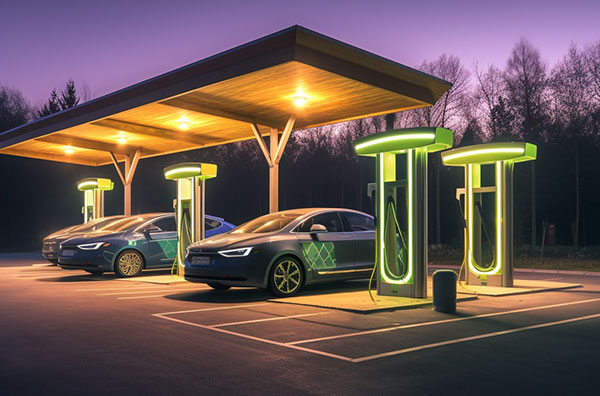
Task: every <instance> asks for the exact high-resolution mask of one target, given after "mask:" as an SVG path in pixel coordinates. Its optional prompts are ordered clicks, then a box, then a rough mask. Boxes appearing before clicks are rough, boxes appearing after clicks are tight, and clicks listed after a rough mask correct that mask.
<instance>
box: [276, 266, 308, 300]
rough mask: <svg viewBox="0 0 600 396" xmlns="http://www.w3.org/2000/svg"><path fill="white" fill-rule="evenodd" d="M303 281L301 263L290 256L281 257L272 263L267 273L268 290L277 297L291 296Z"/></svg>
mask: <svg viewBox="0 0 600 396" xmlns="http://www.w3.org/2000/svg"><path fill="white" fill-rule="evenodd" d="M303 283H304V270H303V269H302V264H300V263H299V262H298V261H297V260H296V259H293V258H291V257H282V258H280V259H279V260H277V261H276V262H275V264H273V267H272V268H271V272H270V274H269V291H270V292H271V293H272V294H274V295H276V296H278V297H289V296H293V295H294V294H296V293H297V292H298V290H300V288H301V287H302V284H303Z"/></svg>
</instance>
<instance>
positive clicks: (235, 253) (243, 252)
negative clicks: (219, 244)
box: [218, 247, 252, 257]
mask: <svg viewBox="0 0 600 396" xmlns="http://www.w3.org/2000/svg"><path fill="white" fill-rule="evenodd" d="M251 250H252V247H245V248H240V249H229V250H219V252H218V253H219V254H220V255H221V256H223V257H245V256H247V255H249V254H250V251H251Z"/></svg>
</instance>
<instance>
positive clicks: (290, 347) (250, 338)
mask: <svg viewBox="0 0 600 396" xmlns="http://www.w3.org/2000/svg"><path fill="white" fill-rule="evenodd" d="M264 305H266V304H264ZM246 306H247V305H246ZM165 315H166V314H153V315H152V316H156V317H157V318H161V319H166V320H170V321H172V322H176V323H181V324H185V325H188V326H193V327H199V328H201V329H206V330H211V331H216V332H219V333H224V334H229V335H233V336H236V337H242V338H246V339H249V340H253V341H258V342H264V343H266V344H271V345H277V346H281V347H284V348H289V349H295V350H298V351H303V352H308V353H314V354H317V355H322V356H327V357H330V358H334V359H338V360H344V361H346V362H351V361H352V359H351V358H349V357H347V356H341V355H336V354H333V353H329V352H323V351H318V350H316V349H310V348H305V347H300V346H296V345H287V344H284V343H282V342H278V341H273V340H268V339H266V338H260V337H254V336H251V335H248V334H242V333H237V332H235V331H230V330H225V329H221V328H218V327H208V326H204V325H201V324H198V323H194V322H188V321H186V320H181V319H176V318H172V317H169V316H165Z"/></svg>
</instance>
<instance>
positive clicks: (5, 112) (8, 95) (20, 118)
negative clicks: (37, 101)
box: [0, 84, 33, 132]
mask: <svg viewBox="0 0 600 396" xmlns="http://www.w3.org/2000/svg"><path fill="white" fill-rule="evenodd" d="M32 114H33V112H32V109H31V105H30V104H29V101H27V99H25V97H24V96H23V94H22V93H21V91H19V90H17V89H14V88H8V87H6V86H4V85H2V84H0V132H2V131H6V130H9V129H12V128H15V127H17V126H19V125H21V124H25V123H26V122H27V121H29V120H30V119H31V116H32Z"/></svg>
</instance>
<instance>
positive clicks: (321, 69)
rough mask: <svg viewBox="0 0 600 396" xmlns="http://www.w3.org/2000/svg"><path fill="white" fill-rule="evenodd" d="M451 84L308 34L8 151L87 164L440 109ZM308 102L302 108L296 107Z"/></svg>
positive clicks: (167, 82) (118, 101)
mask: <svg viewBox="0 0 600 396" xmlns="http://www.w3.org/2000/svg"><path fill="white" fill-rule="evenodd" d="M449 87H450V84H449V83H448V82H445V81H443V80H440V79H438V78H435V77H432V76H430V75H427V74H424V73H421V72H419V71H417V70H414V69H412V68H409V67H406V66H403V65H401V64H398V63H395V62H393V61H390V60H388V59H385V58H382V57H379V56H377V55H374V54H372V53H369V52H366V51H363V50H361V49H359V48H356V47H353V46H350V45H348V44H345V43H343V42H340V41H337V40H334V39H332V38H330V37H326V36H323V35H321V34H319V33H316V32H314V31H311V30H308V29H306V28H303V27H300V26H292V27H290V28H288V29H285V30H282V31H279V32H277V33H274V34H272V35H269V36H266V37H264V38H261V39H258V40H255V41H252V42H250V43H247V44H244V45H241V46H239V47H236V48H233V49H231V50H229V51H225V52H222V53H220V54H217V55H214V56H211V57H209V58H206V59H204V60H201V61H198V62H195V63H192V64H190V65H187V66H184V67H182V68H179V69H176V70H173V71H171V72H168V73H165V74H162V75H160V76H158V77H155V78H151V79H149V80H146V81H143V82H141V83H138V84H135V85H132V86H130V87H127V88H124V89H122V90H119V91H116V92H114V93H111V94H108V95H105V96H103V97H101V98H98V99H95V100H92V101H89V102H86V103H83V104H81V105H79V106H76V107H74V108H71V109H68V110H65V111H62V112H60V113H56V114H52V115H50V116H47V117H44V118H41V119H39V120H36V121H33V122H30V123H28V124H25V125H23V126H20V127H17V128H14V129H12V130H9V131H6V132H3V133H0V153H2V154H10V155H17V156H23V157H31V158H38V159H46V160H53V161H61V162H70V163H76V164H82V165H91V166H98V165H105V164H109V163H111V156H110V152H112V153H114V154H131V155H132V154H133V153H134V152H136V151H139V156H140V158H145V157H151V156H157V155H163V154H168V153H174V152H180V151H185V150H192V149H197V148H201V147H208V146H214V145H219V144H224V143H229V142H235V141H240V140H245V139H252V138H254V137H255V136H256V135H255V133H254V132H253V129H252V127H251V126H252V125H253V124H254V125H255V128H256V131H258V132H259V133H260V134H261V135H266V134H268V133H269V132H270V129H271V128H276V129H279V130H281V129H283V128H284V126H285V125H286V122H287V121H288V119H290V116H292V115H295V117H296V120H295V124H294V128H295V129H300V128H308V127H314V126H318V125H325V124H331V123H336V122H341V121H347V120H352V119H357V118H364V117H368V116H373V115H378V114H386V113H391V112H397V111H401V110H407V109H412V108H418V107H424V106H430V105H433V104H434V103H435V102H436V101H437V99H438V98H439V97H440V96H441V95H443V94H444V92H446V90H447V89H448V88H449ZM298 100H300V101H305V102H306V103H305V105H304V106H298V105H297V103H295V102H296V101H298Z"/></svg>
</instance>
